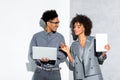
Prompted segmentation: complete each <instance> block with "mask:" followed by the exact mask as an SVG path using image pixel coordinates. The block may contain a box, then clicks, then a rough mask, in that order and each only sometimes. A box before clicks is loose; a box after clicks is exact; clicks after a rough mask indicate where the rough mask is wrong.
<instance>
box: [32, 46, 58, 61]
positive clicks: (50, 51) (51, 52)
mask: <svg viewBox="0 0 120 80" xmlns="http://www.w3.org/2000/svg"><path fill="white" fill-rule="evenodd" d="M32 50H33V59H41V58H49V59H50V60H56V59H57V48H53V47H38V46H33V47H32Z"/></svg>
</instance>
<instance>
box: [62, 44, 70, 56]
mask: <svg viewBox="0 0 120 80" xmlns="http://www.w3.org/2000/svg"><path fill="white" fill-rule="evenodd" d="M60 49H61V50H62V51H64V52H66V53H67V54H68V53H70V49H69V47H68V46H67V45H65V44H61V45H60Z"/></svg>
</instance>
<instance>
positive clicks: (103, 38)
mask: <svg viewBox="0 0 120 80" xmlns="http://www.w3.org/2000/svg"><path fill="white" fill-rule="evenodd" d="M106 44H108V36H107V34H106V33H98V34H96V52H101V51H107V50H106V49H104V47H105V45H106Z"/></svg>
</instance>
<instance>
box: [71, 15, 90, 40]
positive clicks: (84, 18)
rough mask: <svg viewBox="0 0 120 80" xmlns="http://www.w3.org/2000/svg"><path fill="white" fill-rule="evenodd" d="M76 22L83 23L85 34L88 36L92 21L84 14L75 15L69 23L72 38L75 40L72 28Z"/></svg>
mask: <svg viewBox="0 0 120 80" xmlns="http://www.w3.org/2000/svg"><path fill="white" fill-rule="evenodd" d="M76 22H79V23H80V24H83V27H84V28H85V35H86V36H89V35H90V34H91V29H92V21H91V20H90V18H88V17H87V16H85V15H81V14H80V15H78V14H77V15H76V16H75V17H74V18H73V19H72V20H71V23H70V28H71V30H72V34H73V39H74V40H76V39H77V36H76V35H75V34H74V32H73V29H74V24H75V23H76Z"/></svg>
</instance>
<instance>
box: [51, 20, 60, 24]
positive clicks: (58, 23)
mask: <svg viewBox="0 0 120 80" xmlns="http://www.w3.org/2000/svg"><path fill="white" fill-rule="evenodd" d="M49 22H50V23H53V24H59V23H60V22H52V21H49Z"/></svg>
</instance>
